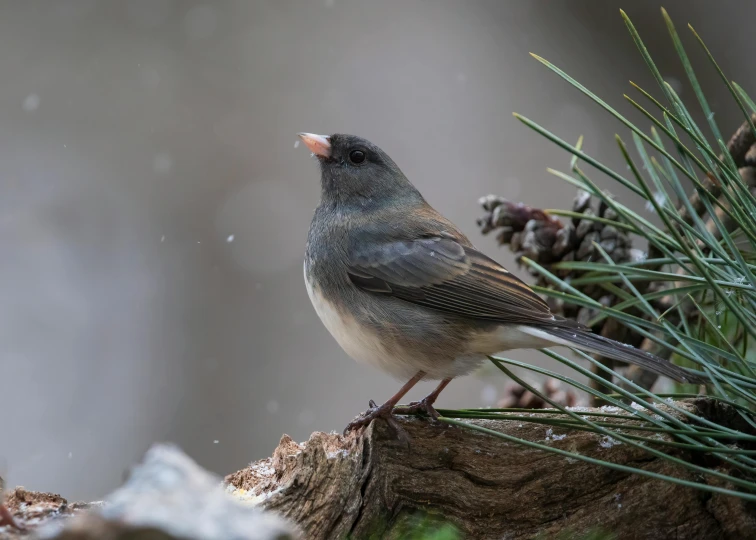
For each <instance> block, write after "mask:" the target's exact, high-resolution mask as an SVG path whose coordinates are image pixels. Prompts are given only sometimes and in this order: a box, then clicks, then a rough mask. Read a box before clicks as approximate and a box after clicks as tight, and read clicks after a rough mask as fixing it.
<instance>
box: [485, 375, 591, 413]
mask: <svg viewBox="0 0 756 540" xmlns="http://www.w3.org/2000/svg"><path fill="white" fill-rule="evenodd" d="M541 393H542V394H544V395H545V396H546V397H548V398H549V399H551V400H553V401H555V402H556V403H558V404H559V405H562V406H563V407H574V406H575V405H577V403H578V398H577V395H576V394H575V393H574V392H573V391H571V390H569V389H568V390H564V389H563V388H562V385H561V383H559V381H557V380H556V379H546V380H545V381H544V383H543V386H542V387H541ZM497 407H498V408H500V409H543V408H545V407H551V405H550V404H549V403H547V402H546V401H544V400H543V399H541V398H540V397H538V396H536V395H535V394H534V393H533V392H531V391H530V390H527V389H525V387H523V386H520V385H519V384H516V383H513V382H510V383H508V384H507V385H506V386H505V387H504V397H503V398H501V400H499V403H498V404H497Z"/></svg>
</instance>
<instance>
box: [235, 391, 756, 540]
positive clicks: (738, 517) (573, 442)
mask: <svg viewBox="0 0 756 540" xmlns="http://www.w3.org/2000/svg"><path fill="white" fill-rule="evenodd" d="M691 406H692V405H691ZM594 410H597V409H594ZM612 420H613V421H617V419H616V418H613V419H612ZM471 422H473V423H475V424H478V425H483V426H485V427H487V428H490V429H494V430H498V431H501V432H503V433H508V434H511V435H514V436H518V437H522V438H524V439H527V440H530V441H538V442H541V443H545V444H549V445H553V446H555V447H558V448H561V449H565V450H569V451H573V452H578V453H580V454H583V455H585V456H590V457H595V458H600V459H605V460H609V461H612V462H614V463H620V464H625V465H631V466H634V467H640V468H642V469H645V470H647V471H653V472H657V473H661V474H668V475H673V476H677V477H679V478H685V479H689V480H691V479H693V474H692V473H691V472H689V471H687V470H685V469H682V468H680V467H678V466H675V465H673V464H671V463H670V462H668V461H666V460H661V459H656V458H654V457H653V456H651V455H649V454H648V453H646V452H645V451H643V450H642V449H638V448H633V447H629V446H628V445H624V444H616V442H615V441H612V440H610V439H608V438H607V437H602V436H598V435H595V434H592V433H588V432H580V431H564V430H561V429H559V428H553V429H552V428H549V427H548V426H543V425H538V424H534V423H528V422H521V421H507V420H496V421H482V420H476V421H471ZM400 423H401V426H402V427H403V428H404V429H406V431H407V433H408V434H409V436H410V438H411V439H410V443H409V444H406V443H403V442H401V441H400V440H398V439H397V437H396V436H395V434H394V433H393V432H392V431H391V430H390V429H389V428H388V427H387V425H386V424H385V423H384V422H374V423H373V424H372V425H371V426H370V427H369V428H368V429H367V430H366V431H365V432H364V433H362V434H359V435H358V434H350V435H349V436H347V437H342V436H341V435H337V434H326V433H314V434H313V435H312V436H311V437H310V439H309V440H308V441H307V442H306V443H302V444H298V443H296V442H295V441H293V440H292V439H291V438H290V437H288V436H284V437H283V438H282V439H281V442H280V444H279V445H278V447H277V448H276V450H275V452H274V453H273V456H272V457H270V458H268V459H264V460H261V461H257V462H255V463H252V464H251V465H250V466H249V467H247V468H245V469H243V470H241V471H239V472H237V473H234V474H231V475H229V476H228V477H226V482H227V483H228V485H229V488H231V489H233V490H234V491H233V493H234V494H235V495H236V496H238V497H240V498H242V499H245V500H249V501H251V502H254V503H256V504H259V505H261V506H262V507H263V508H265V509H268V510H272V511H275V512H277V513H278V514H280V515H281V516H284V517H286V518H287V519H289V520H290V521H292V522H293V523H295V524H297V525H298V526H299V527H301V529H302V530H303V531H304V534H305V537H306V538H308V539H339V538H355V539H357V538H401V537H402V533H401V532H400V531H402V530H404V528H405V527H406V526H407V523H412V522H416V521H417V520H423V519H425V520H426V521H427V520H430V522H431V523H439V522H448V523H450V524H452V525H453V526H454V527H456V528H457V529H458V531H459V532H460V533H461V537H464V538H481V539H488V538H491V539H494V538H497V539H500V538H508V539H518V538H523V539H525V538H534V537H536V536H538V535H542V537H544V538H551V537H552V536H554V535H556V534H557V533H559V532H564V531H569V532H570V533H574V534H575V535H578V534H580V533H583V532H587V531H596V530H604V531H611V533H613V534H614V535H616V536H615V537H616V538H695V539H707V538H747V537H753V534H754V531H756V514H755V510H754V508H753V505H752V506H750V507H749V506H748V505H747V504H746V503H745V502H743V501H742V500H740V499H737V498H734V497H728V496H723V495H718V494H713V495H712V494H709V493H704V492H702V491H699V490H695V489H692V488H684V487H680V486H678V485H674V484H671V483H667V482H663V481H659V480H654V479H650V478H648V477H642V476H639V475H631V474H627V473H624V472H618V471H614V470H609V469H607V468H603V467H599V466H595V465H591V464H588V463H586V462H583V461H579V460H575V459H572V458H565V457H563V456H559V455H554V454H550V453H546V452H543V451H540V450H537V449H531V448H529V447H525V446H523V445H519V444H515V443H508V442H506V441H503V440H501V439H498V438H494V437H492V436H488V435H485V434H481V433H477V432H473V431H471V430H467V429H463V428H459V427H450V426H445V425H433V424H430V423H429V422H428V421H426V420H423V419H412V418H408V419H403V420H400ZM652 436H653V435H652ZM699 480H700V479H699ZM576 537H579V536H576Z"/></svg>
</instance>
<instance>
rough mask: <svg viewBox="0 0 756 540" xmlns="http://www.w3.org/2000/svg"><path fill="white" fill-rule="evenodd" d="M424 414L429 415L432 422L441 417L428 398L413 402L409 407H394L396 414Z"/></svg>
mask: <svg viewBox="0 0 756 540" xmlns="http://www.w3.org/2000/svg"><path fill="white" fill-rule="evenodd" d="M417 413H424V414H426V415H428V416H429V417H430V418H431V419H432V420H438V419H439V417H440V416H441V415H440V414H439V413H438V411H437V410H436V409H435V408H433V402H432V401H430V400H429V399H427V398H423V399H421V400H420V401H413V402H412V403H410V404H409V405H400V406H398V407H394V414H417Z"/></svg>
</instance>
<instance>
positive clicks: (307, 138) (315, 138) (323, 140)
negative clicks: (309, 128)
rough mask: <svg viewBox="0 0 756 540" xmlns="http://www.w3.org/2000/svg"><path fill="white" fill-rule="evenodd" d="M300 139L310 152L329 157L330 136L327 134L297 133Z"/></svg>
mask: <svg viewBox="0 0 756 540" xmlns="http://www.w3.org/2000/svg"><path fill="white" fill-rule="evenodd" d="M297 136H298V137H299V138H300V139H302V142H303V143H305V145H306V146H307V148H309V149H310V152H312V153H313V154H315V155H316V156H320V157H324V158H329V157H331V140H330V139H331V138H330V137H328V136H327V135H315V134H314V133H297Z"/></svg>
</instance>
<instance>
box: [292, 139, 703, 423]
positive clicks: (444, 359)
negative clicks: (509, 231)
mask: <svg viewBox="0 0 756 540" xmlns="http://www.w3.org/2000/svg"><path fill="white" fill-rule="evenodd" d="M298 136H299V138H300V139H301V140H302V142H303V143H304V145H305V146H306V147H307V148H308V149H309V150H310V152H311V153H312V155H313V156H315V157H316V158H317V161H318V163H319V165H320V184H321V194H320V203H319V205H318V206H317V208H316V209H315V212H314V214H313V218H312V222H311V224H310V229H309V233H308V236H307V244H306V248H305V259H304V280H305V285H306V288H307V293H308V295H309V298H310V301H311V302H312V305H313V307H314V308H315V311H316V312H317V314H318V316H319V317H320V319H321V321H322V322H323V324H324V325H325V327H326V328H327V329H328V331H329V332H330V333H331V335H332V336H333V337H334V338H335V340H336V341H337V342H338V344H339V345H340V346H341V348H342V349H343V350H344V351H345V352H346V353H347V354H348V355H349V356H351V357H352V358H353V359H355V360H356V361H358V362H361V363H365V364H368V365H371V366H374V367H377V368H379V369H381V370H383V371H384V372H387V373H388V374H390V375H391V376H393V377H394V378H397V379H400V380H402V381H406V382H405V384H404V385H403V386H402V387H401V388H400V389H399V391H398V392H396V394H394V395H393V396H392V397H391V398H389V399H388V400H387V401H385V402H384V403H383V404H382V405H377V404H376V403H375V402H374V401H372V400H371V401H370V402H369V408H368V410H367V411H365V412H364V413H362V414H361V415H359V416H358V417H356V418H355V419H354V420H353V421H352V422H350V423H349V425H347V427H346V429H345V430H344V433H345V434H346V433H348V432H350V431H354V430H358V429H360V428H362V427H364V426H367V425H368V424H370V422H372V421H373V420H375V419H377V418H383V419H385V420H387V421H389V423H390V424H391V423H392V422H393V415H394V414H395V413H398V412H401V413H421V414H427V415H428V416H430V417H431V418H432V419H437V418H438V417H439V413H438V412H437V411H436V410H435V407H434V404H435V402H436V400H437V399H438V396H439V394H440V393H441V392H442V391H443V390H444V388H446V386H447V385H448V384H449V383H450V382H451V381H452V380H453V379H455V378H457V377H461V376H464V375H467V374H469V373H470V372H472V371H474V370H475V369H476V368H478V367H479V366H480V365H481V364H482V363H483V362H484V361H485V360H486V358H487V357H488V356H489V355H492V354H496V353H500V352H503V351H507V350H513V349H539V348H544V347H550V346H567V347H572V348H575V349H579V350H582V351H585V352H589V353H598V354H600V355H602V356H605V357H608V358H612V359H615V360H620V361H623V362H628V363H631V364H636V365H638V366H640V367H641V368H643V369H646V370H649V371H652V372H654V373H657V374H660V375H666V376H667V377H670V378H672V379H674V380H676V381H679V382H701V379H700V377H699V376H698V375H697V374H696V373H695V372H691V371H689V370H686V369H684V368H682V367H679V366H677V365H675V364H673V363H671V362H670V361H668V360H665V359H662V358H660V357H658V356H655V355H653V354H650V353H648V352H645V351H641V350H639V349H636V348H634V347H632V346H630V345H626V344H624V343H620V342H617V341H613V340H611V339H608V338H605V337H602V336H600V335H597V334H594V333H592V332H591V330H590V329H589V328H587V327H586V326H584V325H582V324H580V323H578V322H576V321H573V320H570V319H567V318H564V317H561V316H558V315H555V314H553V313H552V312H551V310H550V309H549V306H548V305H547V303H546V302H545V301H544V300H543V299H542V298H541V297H540V296H539V295H538V294H536V293H535V292H534V291H533V290H532V289H531V288H530V287H529V286H528V285H527V284H526V283H525V282H523V281H522V280H520V279H519V278H517V277H516V276H515V275H514V274H512V273H511V272H509V271H508V270H507V269H506V268H504V267H503V266H502V265H500V264H499V263H497V262H496V261H494V260H493V259H491V258H490V257H488V256H486V255H485V254H484V253H482V252H481V251H480V250H478V249H477V248H476V247H475V246H474V245H473V244H472V242H470V240H469V239H468V238H467V237H466V236H465V235H464V234H463V233H462V232H461V231H460V230H459V229H458V228H457V227H456V226H455V225H454V224H453V223H452V222H451V221H449V220H448V219H446V218H445V217H444V216H442V215H441V214H440V213H439V212H437V211H436V210H435V209H433V208H432V207H431V206H430V205H429V204H428V203H427V202H426V200H425V199H424V198H423V196H422V195H421V194H420V192H419V191H418V190H417V188H415V186H414V185H413V184H412V183H411V182H410V181H409V180H408V179H407V177H406V176H405V175H404V173H402V171H401V169H400V168H399V166H398V165H397V164H396V163H395V162H394V160H392V159H391V158H390V157H389V155H388V154H387V153H386V152H384V151H383V150H381V148H379V147H378V146H376V145H375V144H373V143H371V142H369V141H367V140H366V139H364V138H361V137H358V136H355V135H347V134H333V135H316V134H313V133H299V134H298ZM423 380H437V381H440V382H439V383H438V386H437V387H436V388H435V390H433V391H432V392H431V393H430V394H428V395H427V396H426V397H424V398H423V399H421V400H420V401H415V402H411V403H410V404H409V405H408V406H405V407H397V405H398V403H399V401H400V400H401V399H402V398H403V397H404V396H405V394H407V392H409V391H410V389H411V388H412V387H413V386H415V385H416V384H417V383H418V382H420V381H423ZM393 425H396V423H395V422H394V423H393Z"/></svg>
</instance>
